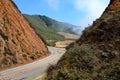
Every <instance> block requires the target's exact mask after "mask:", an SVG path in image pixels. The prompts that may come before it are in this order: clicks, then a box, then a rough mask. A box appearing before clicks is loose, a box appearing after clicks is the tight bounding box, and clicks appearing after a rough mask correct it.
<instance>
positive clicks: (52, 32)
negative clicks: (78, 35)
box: [23, 14, 75, 46]
mask: <svg viewBox="0 0 120 80" xmlns="http://www.w3.org/2000/svg"><path fill="white" fill-rule="evenodd" d="M23 15H24V16H25V18H26V19H27V20H28V21H29V23H30V24H31V26H32V27H33V28H34V29H35V30H36V32H37V33H38V35H39V36H42V38H43V39H44V40H45V41H46V42H47V44H48V45H52V46H54V43H55V42H56V41H62V40H65V38H64V36H62V35H60V34H58V33H57V32H61V31H62V32H68V33H72V34H75V33H74V31H72V30H73V29H72V28H73V27H75V26H73V25H71V24H68V23H62V22H58V21H56V20H53V19H51V18H49V17H46V16H41V15H27V14H23Z"/></svg>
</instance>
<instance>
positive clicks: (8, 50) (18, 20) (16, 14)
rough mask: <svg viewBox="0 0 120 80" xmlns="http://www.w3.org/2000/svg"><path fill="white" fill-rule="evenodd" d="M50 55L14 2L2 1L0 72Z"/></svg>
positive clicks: (0, 10) (0, 5)
mask: <svg viewBox="0 0 120 80" xmlns="http://www.w3.org/2000/svg"><path fill="white" fill-rule="evenodd" d="M47 55H49V51H48V49H47V47H46V45H45V44H44V43H43V41H42V40H41V38H40V37H38V35H37V34H36V32H35V31H34V29H32V28H31V26H30V25H29V23H28V22H27V21H26V20H25V18H24V17H23V16H22V14H21V13H20V11H19V10H18V9H17V7H16V5H15V4H14V3H13V2H12V0H0V70H3V69H5V68H8V67H9V68H10V67H13V66H17V65H21V64H25V63H28V62H32V61H34V60H37V59H40V58H42V57H45V56H47Z"/></svg>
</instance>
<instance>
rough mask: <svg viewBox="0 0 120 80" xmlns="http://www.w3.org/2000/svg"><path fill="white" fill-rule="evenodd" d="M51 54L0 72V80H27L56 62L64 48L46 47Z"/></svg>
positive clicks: (37, 75) (35, 76)
mask: <svg viewBox="0 0 120 80" xmlns="http://www.w3.org/2000/svg"><path fill="white" fill-rule="evenodd" d="M48 49H49V51H50V52H51V55H50V56H48V57H46V58H44V59H41V60H38V61H35V62H33V63H29V64H26V65H23V66H19V67H15V68H12V69H8V70H5V71H2V72H0V80H29V79H35V78H37V77H39V76H40V75H41V74H42V73H44V72H45V71H46V70H47V68H48V67H49V66H50V65H53V64H56V63H57V61H58V60H59V59H60V57H61V56H62V55H63V54H64V53H65V51H66V50H65V49H64V48H54V47H48Z"/></svg>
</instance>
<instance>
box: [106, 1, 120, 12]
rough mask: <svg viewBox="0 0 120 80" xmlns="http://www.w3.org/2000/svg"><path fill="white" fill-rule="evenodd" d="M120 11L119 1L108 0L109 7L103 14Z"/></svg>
mask: <svg viewBox="0 0 120 80" xmlns="http://www.w3.org/2000/svg"><path fill="white" fill-rule="evenodd" d="M116 9H120V0H110V4H109V7H107V8H106V10H105V12H109V11H114V10H116Z"/></svg>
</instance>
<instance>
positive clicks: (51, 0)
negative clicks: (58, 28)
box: [45, 0, 60, 10]
mask: <svg viewBox="0 0 120 80" xmlns="http://www.w3.org/2000/svg"><path fill="white" fill-rule="evenodd" d="M45 1H46V2H47V4H48V5H49V6H50V7H51V8H52V9H53V10H57V9H58V8H59V4H60V0H45Z"/></svg>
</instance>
